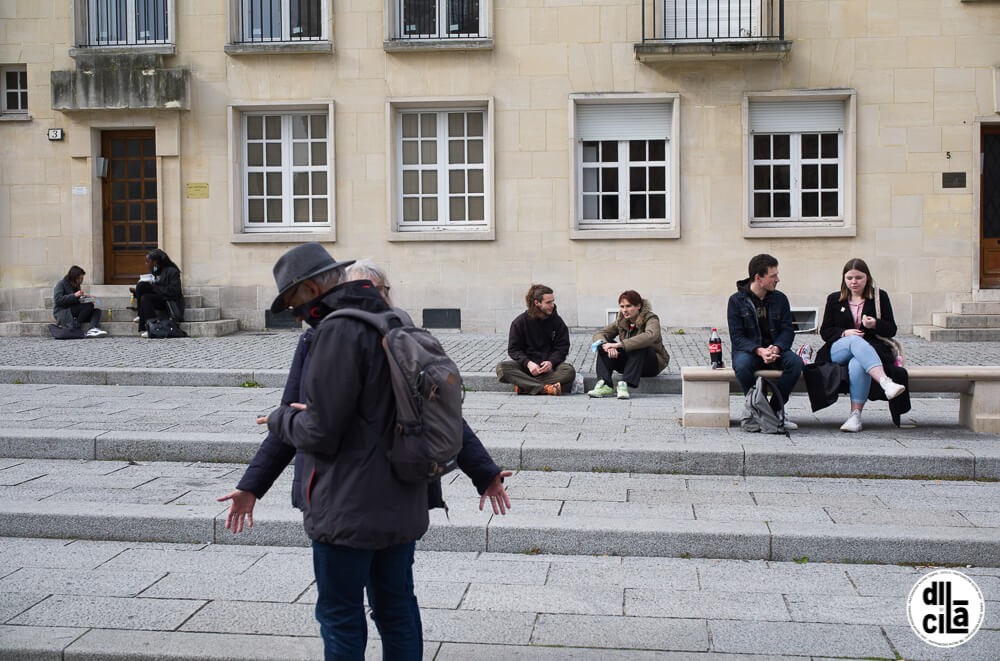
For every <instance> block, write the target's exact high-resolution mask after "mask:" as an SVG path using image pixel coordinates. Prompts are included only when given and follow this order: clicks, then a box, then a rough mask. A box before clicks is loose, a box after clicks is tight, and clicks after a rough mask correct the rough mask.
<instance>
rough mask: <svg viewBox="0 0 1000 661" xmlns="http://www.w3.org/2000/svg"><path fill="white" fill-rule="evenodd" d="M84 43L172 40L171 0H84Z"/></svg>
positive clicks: (97, 44) (110, 43)
mask: <svg viewBox="0 0 1000 661" xmlns="http://www.w3.org/2000/svg"><path fill="white" fill-rule="evenodd" d="M80 3H81V5H82V12H81V16H82V21H83V25H82V27H83V30H82V35H81V36H82V39H81V42H82V43H81V45H82V46H120V45H142V44H162V43H168V42H169V41H170V35H169V34H168V30H169V28H168V26H169V25H170V20H169V18H170V17H169V15H168V11H169V9H168V0H80Z"/></svg>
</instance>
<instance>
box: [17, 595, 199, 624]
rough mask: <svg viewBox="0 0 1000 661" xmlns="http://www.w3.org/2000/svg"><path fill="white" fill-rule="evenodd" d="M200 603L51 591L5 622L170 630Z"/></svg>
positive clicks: (192, 612)
mask: <svg viewBox="0 0 1000 661" xmlns="http://www.w3.org/2000/svg"><path fill="white" fill-rule="evenodd" d="M203 605H204V602H203V601H192V600H182V599H134V598H131V599H130V598H119V597H94V596H75V595H53V596H51V597H49V598H48V599H46V600H45V601H43V602H41V603H39V604H36V605H35V606H33V607H31V608H29V609H28V610H27V611H25V612H23V613H21V614H20V615H18V616H17V617H14V618H13V619H11V620H10V621H9V622H8V624H19V625H25V626H43V627H52V626H69V627H95V628H98V629H148V630H157V629H159V630H163V629H167V630H171V629H176V628H177V627H179V626H180V625H181V624H182V623H184V622H185V621H186V620H187V619H188V618H189V617H191V615H192V614H194V613H195V612H196V611H197V610H198V609H200V608H201V607H202V606H203Z"/></svg>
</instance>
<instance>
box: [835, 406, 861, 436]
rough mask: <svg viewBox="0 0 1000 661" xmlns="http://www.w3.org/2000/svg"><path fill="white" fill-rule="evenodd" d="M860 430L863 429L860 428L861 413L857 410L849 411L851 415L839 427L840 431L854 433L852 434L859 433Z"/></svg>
mask: <svg viewBox="0 0 1000 661" xmlns="http://www.w3.org/2000/svg"><path fill="white" fill-rule="evenodd" d="M862 429H863V427H862V426H861V411H858V410H857V409H855V410H853V411H851V415H850V417H849V418H847V422H845V423H844V424H842V425H840V431H846V432H851V433H854V432H859V431H861V430H862Z"/></svg>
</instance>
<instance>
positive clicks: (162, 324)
mask: <svg viewBox="0 0 1000 661" xmlns="http://www.w3.org/2000/svg"><path fill="white" fill-rule="evenodd" d="M146 333H147V334H148V335H149V337H151V338H156V339H165V338H168V337H187V336H188V335H187V333H186V332H184V330H182V329H181V327H180V325H179V324H178V323H177V322H176V321H174V320H173V319H167V318H165V317H156V318H155V319H148V320H146Z"/></svg>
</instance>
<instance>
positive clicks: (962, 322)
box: [932, 312, 1000, 328]
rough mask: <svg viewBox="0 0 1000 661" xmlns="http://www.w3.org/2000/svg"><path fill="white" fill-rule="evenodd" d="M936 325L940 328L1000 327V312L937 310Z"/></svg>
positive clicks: (933, 317)
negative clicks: (962, 312)
mask: <svg viewBox="0 0 1000 661" xmlns="http://www.w3.org/2000/svg"><path fill="white" fill-rule="evenodd" d="M932 320H933V322H934V325H935V326H938V327H940V328H1000V314H948V313H946V312H935V313H934V314H933V315H932Z"/></svg>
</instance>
